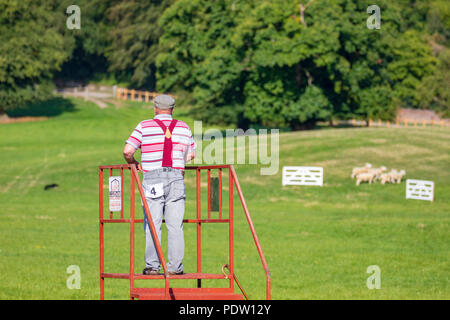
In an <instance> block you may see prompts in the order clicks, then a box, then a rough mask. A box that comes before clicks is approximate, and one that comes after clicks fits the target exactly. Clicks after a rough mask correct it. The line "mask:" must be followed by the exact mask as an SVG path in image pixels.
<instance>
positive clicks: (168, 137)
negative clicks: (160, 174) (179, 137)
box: [153, 119, 177, 167]
mask: <svg viewBox="0 0 450 320" xmlns="http://www.w3.org/2000/svg"><path fill="white" fill-rule="evenodd" d="M153 120H155V122H156V123H157V124H158V125H159V126H160V127H161V129H162V130H163V132H164V133H165V138H164V149H163V160H162V166H163V167H172V149H173V143H172V132H173V129H174V128H175V125H176V124H177V120H175V119H172V122H170V125H169V127H166V126H165V125H164V123H163V122H162V121H161V120H159V119H153Z"/></svg>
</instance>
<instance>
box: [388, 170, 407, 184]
mask: <svg viewBox="0 0 450 320" xmlns="http://www.w3.org/2000/svg"><path fill="white" fill-rule="evenodd" d="M405 174H406V171H405V170H400V172H398V171H395V172H392V173H391V174H390V175H391V182H392V183H400V182H402V178H403V177H404V175H405Z"/></svg>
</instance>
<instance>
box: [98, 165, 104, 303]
mask: <svg viewBox="0 0 450 320" xmlns="http://www.w3.org/2000/svg"><path fill="white" fill-rule="evenodd" d="M98 190H99V196H98V204H99V222H100V223H99V225H100V228H99V239H100V300H104V299H105V279H104V278H103V276H102V274H103V271H104V253H103V170H102V169H99V170H98Z"/></svg>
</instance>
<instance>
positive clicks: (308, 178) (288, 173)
mask: <svg viewBox="0 0 450 320" xmlns="http://www.w3.org/2000/svg"><path fill="white" fill-rule="evenodd" d="M282 184H283V186H286V185H297V186H322V185H323V168H321V167H283V177H282Z"/></svg>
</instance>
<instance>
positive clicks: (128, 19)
mask: <svg viewBox="0 0 450 320" xmlns="http://www.w3.org/2000/svg"><path fill="white" fill-rule="evenodd" d="M73 4H75V5H78V6H79V8H80V12H81V17H80V20H81V27H80V29H75V30H73V29H72V30H71V29H68V28H67V26H66V21H67V19H68V14H67V13H66V8H67V7H69V6H70V5H73ZM371 4H372V3H370V2H369V1H362V0H214V1H210V0H159V1H158V0H156V1H148V0H126V1H125V0H79V1H69V0H0V113H4V112H7V111H8V110H11V109H14V108H16V107H18V106H20V105H23V104H27V103H30V102H35V101H38V100H45V99H48V98H49V97H51V95H52V92H53V88H54V81H55V80H60V79H63V80H64V79H66V80H79V81H100V82H108V83H114V84H117V83H121V84H124V85H126V86H128V87H131V88H135V89H145V90H156V91H159V92H172V93H175V94H176V95H177V97H179V98H178V99H179V104H185V105H190V106H192V112H193V113H194V116H196V117H197V118H200V119H202V120H204V121H207V122H210V123H224V124H234V125H238V126H240V127H248V126H264V127H280V128H292V129H302V128H312V127H313V126H314V125H315V124H316V123H317V121H328V120H332V119H334V118H339V119H349V118H359V119H369V118H371V119H382V120H392V119H393V118H394V117H395V114H396V110H397V109H398V108H402V107H408V108H428V109H433V110H436V111H437V112H439V113H440V114H441V115H443V116H450V111H449V108H450V107H449V105H450V99H449V95H450V90H449V87H450V78H449V77H450V76H449V74H450V73H449V67H450V51H449V49H448V44H449V38H450V4H449V2H448V1H446V0H432V1H425V0H397V1H387V0H378V1H377V6H378V7H379V8H380V14H381V17H380V22H381V24H380V26H379V28H378V29H372V28H368V27H367V20H368V18H369V17H370V13H368V12H367V8H368V7H369V5H371Z"/></svg>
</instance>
